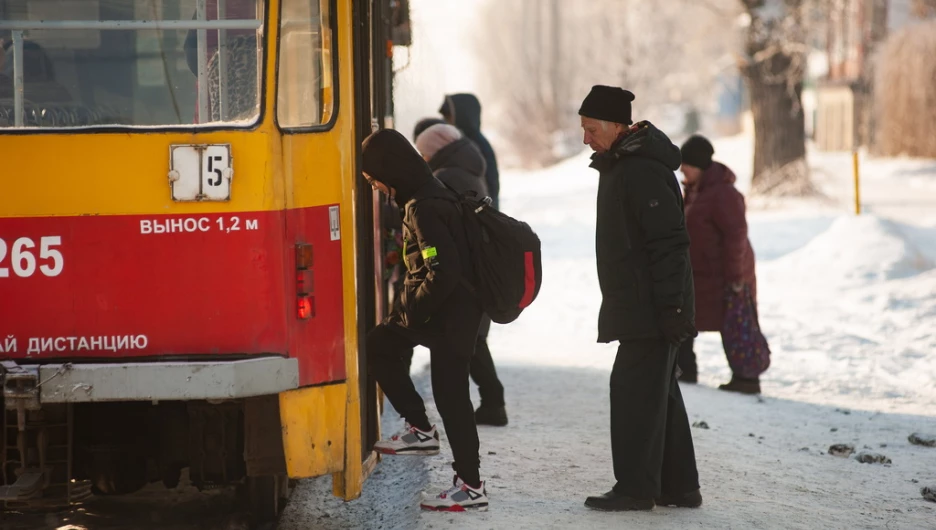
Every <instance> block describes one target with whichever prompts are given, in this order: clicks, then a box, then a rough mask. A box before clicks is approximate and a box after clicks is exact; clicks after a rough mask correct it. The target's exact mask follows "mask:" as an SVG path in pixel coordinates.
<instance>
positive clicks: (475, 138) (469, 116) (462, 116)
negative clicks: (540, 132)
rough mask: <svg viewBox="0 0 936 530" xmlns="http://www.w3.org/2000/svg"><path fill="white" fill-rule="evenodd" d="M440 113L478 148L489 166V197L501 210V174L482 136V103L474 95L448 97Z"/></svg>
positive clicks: (489, 146)
mask: <svg viewBox="0 0 936 530" xmlns="http://www.w3.org/2000/svg"><path fill="white" fill-rule="evenodd" d="M439 113H440V114H442V117H443V118H445V121H447V122H448V123H450V124H452V125H454V126H456V127H458V129H459V130H461V132H462V133H464V135H465V136H467V137H468V138H470V139H471V141H472V142H474V143H475V145H477V146H478V149H479V150H480V151H481V154H482V155H483V156H484V163H485V164H486V166H487V167H486V170H485V172H484V179H485V181H486V183H487V188H488V195H490V197H491V200H492V201H494V202H493V204H492V206H494V208H496V209H500V207H499V204H500V202H499V195H500V173H499V172H498V170H497V157H496V156H494V149H493V148H491V144H490V143H489V142H488V141H487V138H485V137H484V135H483V134H481V102H480V101H478V98H477V97H475V95H474V94H451V95H447V96H445V101H443V102H442V107H440V108H439Z"/></svg>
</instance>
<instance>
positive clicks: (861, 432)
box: [280, 136, 936, 530]
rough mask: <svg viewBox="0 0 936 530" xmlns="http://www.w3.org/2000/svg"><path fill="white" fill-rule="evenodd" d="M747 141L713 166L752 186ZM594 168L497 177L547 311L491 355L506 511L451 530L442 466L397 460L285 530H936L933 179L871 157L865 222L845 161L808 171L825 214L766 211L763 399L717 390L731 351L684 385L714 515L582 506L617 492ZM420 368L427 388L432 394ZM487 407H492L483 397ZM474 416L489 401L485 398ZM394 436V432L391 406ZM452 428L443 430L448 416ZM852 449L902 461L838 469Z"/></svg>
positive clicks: (487, 458)
mask: <svg viewBox="0 0 936 530" xmlns="http://www.w3.org/2000/svg"><path fill="white" fill-rule="evenodd" d="M750 150H751V141H750V138H747V137H744V136H739V137H733V138H726V139H721V140H719V141H717V142H716V155H715V157H716V159H719V160H721V161H724V162H725V163H727V164H728V165H729V166H730V167H732V168H733V169H734V170H735V171H736V173H737V174H738V176H739V188H740V189H742V191H744V190H747V189H748V187H749V181H750V169H749V168H750V160H751V152H750ZM587 162H588V159H587V154H582V155H580V156H577V157H575V158H573V159H570V160H568V161H566V162H564V163H562V164H559V165H557V166H555V167H553V168H549V169H547V170H543V171H538V172H530V173H525V172H507V173H505V174H503V175H502V177H501V179H502V203H503V208H504V210H505V211H507V212H508V213H510V214H511V215H514V216H516V217H518V218H521V219H523V220H525V221H527V222H529V223H530V224H531V225H532V226H533V227H534V228H535V229H536V230H537V232H538V233H539V235H540V237H541V239H542V242H543V259H544V280H543V288H542V291H541V293H540V296H539V298H538V299H537V300H536V302H534V304H533V305H532V306H531V307H530V308H529V309H528V310H527V311H526V312H525V313H524V314H523V316H522V317H521V318H520V319H519V320H518V321H517V322H515V323H513V324H510V325H509V326H495V327H494V329H493V330H492V333H491V337H490V345H491V349H492V351H493V352H494V357H495V361H496V362H497V365H498V370H499V372H500V373H501V375H502V379H503V381H504V384H505V387H506V389H507V401H508V412H509V414H510V425H509V426H508V427H506V428H482V429H481V441H482V476H483V477H485V478H487V479H488V490H489V494H490V497H491V503H492V505H491V510H490V511H489V512H487V513H484V514H469V515H440V514H432V513H422V512H420V511H419V509H418V506H417V504H418V499H419V493H420V492H421V491H424V490H426V491H430V492H431V491H438V489H439V488H441V487H442V486H443V485H444V484H445V483H446V482H447V481H450V480H451V470H450V467H449V462H450V459H451V454H450V452H448V450H447V447H446V449H445V450H444V451H443V453H442V455H440V456H438V457H432V458H425V459H416V460H414V459H413V458H415V457H408V458H404V457H397V458H395V459H394V458H389V459H385V460H384V461H383V462H382V463H381V464H380V465H379V466H378V470H377V472H376V473H375V475H374V476H372V477H371V478H370V479H369V481H368V482H367V484H366V486H365V491H364V495H363V497H362V498H361V499H359V500H357V501H354V502H351V503H342V502H340V501H338V500H336V499H333V498H330V493H329V491H330V487H329V479H328V478H324V479H319V480H315V481H307V482H304V483H303V484H302V485H301V487H300V489H299V490H298V491H297V492H296V495H294V497H293V499H292V501H291V503H290V507H289V509H288V510H287V513H286V514H285V516H284V519H283V522H282V523H281V525H280V528H281V529H284V530H287V529H292V528H296V529H298V528H303V529H307V528H476V527H481V528H498V529H499V528H569V527H573V526H575V527H577V526H580V525H581V526H586V527H593V528H611V527H620V526H622V525H627V526H628V527H633V528H649V527H654V528H663V529H666V528H682V527H685V526H692V527H700V528H729V527H731V528H914V529H916V528H936V504H933V503H928V502H926V501H925V500H923V499H922V497H921V495H920V488H921V487H922V486H924V485H936V449H934V448H926V447H920V446H916V445H911V444H910V443H909V442H908V440H907V437H908V435H910V434H911V433H913V432H930V433H936V351H934V350H936V208H934V207H936V161H919V160H901V159H889V160H873V159H868V157H866V156H864V155H863V156H862V164H861V175H862V203H863V210H864V212H865V213H864V214H863V215H861V216H855V215H854V214H853V213H852V211H851V210H852V208H853V206H852V204H853V196H852V194H851V193H852V192H851V189H852V187H851V186H852V184H851V183H852V165H851V164H852V161H851V156H850V155H849V154H825V153H811V154H810V165H811V166H812V168H813V174H814V178H815V180H816V182H817V183H818V184H819V185H820V187H821V188H822V190H823V191H824V192H825V193H826V194H827V198H826V199H825V200H813V201H806V202H804V201H783V202H776V201H773V202H770V203H759V202H757V203H753V204H751V205H750V209H749V214H748V222H749V224H750V234H751V239H752V242H753V244H754V248H755V252H756V254H757V258H758V262H757V274H758V297H759V310H760V319H761V325H762V328H763V329H764V332H765V334H766V335H767V338H768V340H769V342H770V345H771V349H772V352H773V354H772V365H771V367H770V369H769V371H768V372H767V373H765V374H764V376H763V377H762V387H763V391H764V394H763V396H762V397H760V398H755V397H748V396H739V395H734V394H726V393H724V392H720V391H718V390H716V389H715V388H714V387H716V386H717V384H718V383H720V382H723V381H726V380H727V379H728V377H729V376H730V373H729V370H728V367H727V364H726V362H725V359H724V354H723V352H722V349H721V342H720V339H719V336H718V335H717V334H711V333H706V334H703V335H702V336H700V338H699V339H698V340H697V342H696V344H697V346H696V349H697V353H698V354H699V361H700V384H699V385H688V386H685V387H684V390H683V392H684V396H685V399H686V403H687V407H688V409H689V412H690V418H691V421H693V422H696V421H704V422H706V423H707V424H708V425H709V426H710V428H709V429H703V428H694V429H693V434H694V436H695V442H696V453H697V458H698V462H699V471H700V478H701V483H702V492H703V496H704V497H705V505H704V506H703V507H702V508H701V509H699V510H677V509H659V508H658V509H657V510H655V511H654V512H653V513H649V514H604V513H596V512H592V511H589V510H588V509H586V508H585V507H584V506H583V504H582V503H583V501H584V499H585V497H586V496H587V495H590V494H594V493H601V492H603V491H606V490H607V489H608V488H610V486H611V485H612V483H613V476H612V474H611V470H610V439H609V438H610V437H609V432H608V422H609V417H608V414H609V413H608V376H609V373H610V369H611V366H612V363H613V359H614V352H615V347H614V346H613V345H603V344H597V343H596V342H595V338H596V334H597V330H596V317H597V312H598V306H599V302H600V295H599V291H598V285H597V277H596V272H595V265H594V204H595V192H596V186H597V178H596V174H595V173H594V171H593V170H590V169H588V168H587ZM427 361H428V355H427V354H426V353H425V352H420V354H418V355H417V358H416V361H415V362H414V375H415V376H416V377H417V378H418V380H419V381H420V384H421V386H422V388H423V390H424V391H425V394H426V395H427V396H428V395H430V392H429V389H428V388H427V386H428V378H427V377H426V373H425V369H424V366H425V363H426V362H427ZM475 397H477V396H475ZM476 402H477V400H476ZM388 410H389V411H390V412H389V413H388V414H387V415H386V417H385V423H384V425H385V429H391V430H396V429H397V428H398V427H399V420H398V418H396V417H395V414H394V413H393V412H392V408H389V407H388ZM435 418H436V420H437V421H438V416H437V415H436V416H435ZM837 443H848V444H852V445H854V446H855V448H856V449H857V450H858V451H862V450H870V451H875V452H879V453H882V454H884V455H886V456H887V457H889V458H890V459H892V461H893V463H892V464H891V465H888V466H884V465H871V464H861V463H859V462H857V461H856V460H854V458H840V457H835V456H831V455H828V454H825V453H826V451H827V450H828V448H829V446H830V445H832V444H837Z"/></svg>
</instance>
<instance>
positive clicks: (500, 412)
mask: <svg viewBox="0 0 936 530" xmlns="http://www.w3.org/2000/svg"><path fill="white" fill-rule="evenodd" d="M475 424H477V425H493V426H494V427H503V426H505V425H507V408H506V407H504V406H503V405H501V406H499V407H494V406H491V405H485V404H484V403H482V404H481V406H480V407H478V410H476V411H475Z"/></svg>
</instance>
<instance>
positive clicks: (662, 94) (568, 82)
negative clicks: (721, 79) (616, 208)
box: [475, 0, 739, 167]
mask: <svg viewBox="0 0 936 530" xmlns="http://www.w3.org/2000/svg"><path fill="white" fill-rule="evenodd" d="M481 9H482V12H481V13H480V17H479V21H480V27H479V31H478V32H477V38H478V40H477V43H476V44H477V45H476V46H475V49H476V55H477V58H478V62H479V64H480V65H481V72H482V76H483V79H482V83H483V84H482V88H481V89H480V90H479V92H481V96H482V100H483V101H484V104H485V108H486V110H485V121H486V123H487V124H488V125H489V126H491V127H492V128H493V129H494V130H495V131H496V138H497V139H499V140H500V145H504V146H506V147H508V148H509V151H510V152H511V153H512V154H514V155H515V156H516V157H517V159H518V160H517V162H519V163H520V164H521V165H524V166H528V167H529V166H538V165H546V164H551V163H553V162H555V161H556V160H558V159H559V158H562V157H564V156H567V155H568V154H570V152H571V151H572V150H573V149H574V148H576V146H578V147H577V148H580V147H581V129H580V128H579V122H578V116H577V110H578V106H579V104H580V103H581V100H582V98H583V97H584V96H585V94H587V93H588V90H589V89H590V87H591V86H592V85H595V84H609V85H619V86H624V87H626V88H628V89H630V90H631V91H633V92H634V93H635V94H636V95H637V100H636V101H635V102H634V114H635V118H636V119H644V118H650V119H656V118H658V117H660V112H661V109H662V105H663V104H667V103H674V102H681V103H689V104H693V105H697V106H704V105H705V104H707V103H708V102H710V101H712V99H713V98H712V95H713V92H714V89H715V83H714V82H713V81H714V78H715V76H716V75H717V74H718V73H719V72H720V71H723V70H724V69H725V68H730V67H732V66H733V64H732V61H731V55H730V50H731V49H732V47H733V46H734V41H733V38H734V31H733V27H732V23H731V20H732V18H731V17H733V16H734V15H735V14H736V13H737V12H739V9H738V7H737V3H736V2H735V0H709V1H708V2H705V3H697V2H689V1H679V2H645V1H638V0H590V1H589V2H572V1H568V0H495V1H489V2H488V3H486V4H485V5H484V6H483V7H482V8H481ZM726 17H727V20H726ZM726 59H727V61H726Z"/></svg>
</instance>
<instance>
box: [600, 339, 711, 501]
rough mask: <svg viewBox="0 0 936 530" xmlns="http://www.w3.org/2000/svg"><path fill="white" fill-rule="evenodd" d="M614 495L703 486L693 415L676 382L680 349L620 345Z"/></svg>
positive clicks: (614, 391) (651, 343) (614, 390)
mask: <svg viewBox="0 0 936 530" xmlns="http://www.w3.org/2000/svg"><path fill="white" fill-rule="evenodd" d="M611 456H612V459H613V461H614V478H615V479H616V480H617V484H615V486H614V491H615V492H617V493H619V494H621V495H626V496H628V497H633V498H636V499H653V498H657V497H659V496H660V495H661V494H667V495H680V494H683V493H688V492H690V491H694V490H696V489H698V488H699V473H698V470H697V469H696V461H695V449H694V448H693V446H692V433H691V432H690V430H689V417H688V416H687V414H686V407H685V405H684V404H683V399H682V394H681V393H680V392H679V385H678V383H677V382H676V347H674V346H671V345H669V344H668V343H667V342H666V341H664V340H663V339H662V338H660V339H649V340H633V341H621V343H620V346H619V347H618V352H617V357H616V358H615V360H614V369H613V370H612V371H611Z"/></svg>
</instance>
